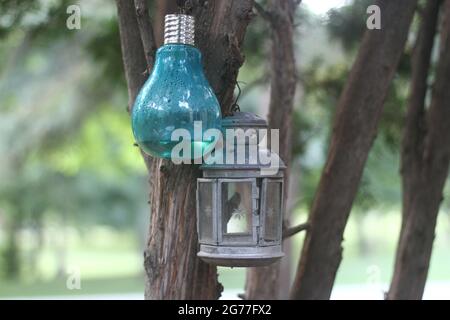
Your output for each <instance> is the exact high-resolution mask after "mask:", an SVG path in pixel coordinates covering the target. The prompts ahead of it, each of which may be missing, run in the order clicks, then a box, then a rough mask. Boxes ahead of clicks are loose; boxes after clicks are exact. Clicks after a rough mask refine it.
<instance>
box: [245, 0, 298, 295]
mask: <svg viewBox="0 0 450 320" xmlns="http://www.w3.org/2000/svg"><path fill="white" fill-rule="evenodd" d="M299 3H300V1H295V0H271V1H270V3H269V8H268V10H267V11H265V10H264V9H263V8H261V7H258V8H259V9H258V11H259V12H260V15H261V16H263V17H264V18H265V19H266V20H267V21H268V23H269V24H270V26H271V30H272V52H271V93H270V103H269V116H268V117H269V127H270V128H273V129H279V130H280V141H279V143H280V146H279V147H280V149H279V151H280V157H281V159H283V161H284V162H285V164H286V166H287V167H289V163H290V160H291V149H292V146H291V135H292V133H291V128H292V112H293V108H294V97H295V89H296V85H297V74H296V65H295V53H294V41H293V35H294V14H295V10H296V7H297V6H298V4H299ZM288 177H289V170H286V172H285V182H284V186H285V192H284V194H285V199H284V201H285V203H286V199H287V194H288V190H287V189H288V185H289V181H288V180H289V179H288ZM289 216H290V214H289V212H288V211H286V213H285V220H286V221H288V220H289ZM286 241H289V240H286ZM287 248H289V246H288V245H287V244H286V243H284V249H285V250H286V249H287ZM285 253H287V255H286V256H285V257H284V258H283V259H282V261H280V262H277V263H275V264H272V265H270V266H267V267H259V268H249V269H248V271H247V280H246V285H245V287H246V293H245V298H246V299H251V300H254V299H280V298H287V297H288V294H289V286H290V263H289V262H290V259H289V256H290V255H289V253H288V252H285ZM282 278H284V279H283V280H284V281H281V280H282Z"/></svg>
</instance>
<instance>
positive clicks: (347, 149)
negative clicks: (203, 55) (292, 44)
mask: <svg viewBox="0 0 450 320" xmlns="http://www.w3.org/2000/svg"><path fill="white" fill-rule="evenodd" d="M416 4H417V1H416V0H396V1H391V0H379V1H377V5H378V6H379V7H380V9H381V30H367V31H366V34H365V35H364V38H363V41H362V44H361V47H360V50H359V52H358V55H357V57H356V61H355V63H354V65H353V67H352V70H351V71H350V74H349V78H348V81H347V83H346V86H345V88H344V91H343V92H342V95H341V97H340V100H339V103H338V107H337V112H336V116H335V119H334V128H333V135H332V138H331V145H330V148H329V152H328V157H327V162H326V164H325V167H324V170H323V173H322V176H321V179H320V182H319V187H318V189H317V191H316V196H315V199H314V202H313V206H312V209H311V213H310V216H309V224H310V226H309V229H308V230H307V234H306V239H305V243H304V246H303V249H302V253H301V258H300V261H299V265H298V269H297V275H296V278H295V281H294V285H293V288H292V292H291V297H292V298H293V299H329V297H330V295H331V290H332V288H333V283H334V280H335V276H336V272H337V269H338V267H339V264H340V261H341V258H342V246H341V243H342V240H343V233H344V229H345V225H346V223H347V219H348V216H349V214H350V210H351V207H352V203H353V200H354V198H355V195H356V192H357V189H358V185H359V182H360V179H361V175H362V172H363V169H364V165H365V163H366V159H367V155H368V153H369V151H370V148H371V146H372V143H373V140H374V138H375V136H376V132H377V126H378V122H379V118H380V115H381V112H382V109H383V104H384V101H385V98H386V95H387V93H388V89H389V85H390V83H391V80H392V78H393V77H394V74H395V70H396V68H397V65H398V62H399V60H400V57H401V54H402V52H403V48H404V45H405V42H406V39H407V36H408V30H409V26H410V23H411V20H412V18H413V15H414V11H415V8H416Z"/></svg>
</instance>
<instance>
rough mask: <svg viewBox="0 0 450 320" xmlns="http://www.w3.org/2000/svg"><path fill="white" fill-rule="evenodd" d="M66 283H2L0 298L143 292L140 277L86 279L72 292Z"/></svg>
mask: <svg viewBox="0 0 450 320" xmlns="http://www.w3.org/2000/svg"><path fill="white" fill-rule="evenodd" d="M66 281H67V280H66V279H63V278H61V279H53V280H48V281H44V282H40V281H39V282H34V283H29V284H26V283H20V282H19V283H17V282H8V281H6V282H4V281H2V283H1V285H0V297H2V298H7V297H37V296H41V297H51V296H66V295H92V294H108V293H136V292H142V294H143V292H144V278H143V277H140V276H129V277H113V278H98V279H86V280H82V281H81V287H80V289H72V290H70V289H68V288H67V286H66Z"/></svg>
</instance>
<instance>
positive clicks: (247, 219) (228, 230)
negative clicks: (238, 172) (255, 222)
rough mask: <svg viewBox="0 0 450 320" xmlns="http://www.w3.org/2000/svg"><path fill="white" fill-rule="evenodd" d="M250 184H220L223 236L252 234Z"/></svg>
mask: <svg viewBox="0 0 450 320" xmlns="http://www.w3.org/2000/svg"><path fill="white" fill-rule="evenodd" d="M251 231H252V183H251V182H248V181H246V182H224V183H222V232H223V234H241V235H244V234H245V235H250V234H251V233H252V232H251Z"/></svg>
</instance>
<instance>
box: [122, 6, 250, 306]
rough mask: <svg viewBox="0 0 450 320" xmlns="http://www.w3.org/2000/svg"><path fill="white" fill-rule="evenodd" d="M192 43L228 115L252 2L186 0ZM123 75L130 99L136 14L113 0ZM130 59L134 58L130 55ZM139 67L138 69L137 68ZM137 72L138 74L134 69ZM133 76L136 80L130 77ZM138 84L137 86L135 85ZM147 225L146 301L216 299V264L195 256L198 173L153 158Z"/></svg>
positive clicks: (140, 56) (139, 61)
mask: <svg viewBox="0 0 450 320" xmlns="http://www.w3.org/2000/svg"><path fill="white" fill-rule="evenodd" d="M192 3H193V5H192V8H190V10H189V11H191V13H192V14H193V15H194V16H195V18H196V26H197V30H196V31H197V32H196V45H197V47H198V48H199V49H200V50H201V51H202V54H203V63H204V67H205V71H206V76H207V78H208V80H209V82H210V84H211V86H212V87H213V89H214V91H215V93H216V95H217V98H218V100H219V102H220V103H221V106H222V112H223V113H224V114H226V113H228V112H229V110H230V108H231V105H232V101H233V90H234V86H235V83H236V78H237V74H238V70H239V68H240V66H241V65H242V63H243V61H244V58H243V56H242V54H241V45H242V42H243V39H244V35H245V31H246V28H247V25H248V23H249V22H250V20H251V18H252V16H253V13H252V7H253V1H252V0H243V1H227V0H220V1H219V0H217V1H204V0H197V1H192ZM117 4H118V14H119V26H120V32H121V41H122V53H123V59H124V65H125V73H126V75H127V82H128V86H129V93H130V100H131V101H133V100H134V97H135V94H136V92H137V91H135V90H134V88H135V87H137V88H138V89H139V88H140V86H141V85H142V84H143V82H142V81H140V80H141V78H142V77H141V76H140V74H141V73H142V71H143V70H145V55H144V53H143V46H142V43H141V39H140V37H139V36H136V34H137V35H139V27H138V23H137V20H136V12H135V10H134V7H133V5H132V4H130V1H127V0H117ZM133 57H134V58H133ZM142 66H144V68H143V67H142ZM139 72H141V73H139ZM134 77H135V78H136V79H134ZM137 83H139V85H136V84H137ZM150 170H151V172H150V175H151V180H150V184H151V187H150V189H151V191H150V204H151V219H150V221H151V226H150V235H149V241H148V245H147V249H146V250H145V254H144V267H145V270H146V290H145V291H146V293H145V297H146V298H147V299H216V298H218V297H219V296H220V292H221V290H222V287H221V285H220V284H219V283H218V281H217V270H216V267H214V266H211V265H208V264H206V263H204V262H202V261H201V260H200V259H198V258H197V255H196V254H197V249H198V243H197V231H196V210H195V191H196V179H197V177H199V175H200V172H199V170H198V167H196V166H193V165H192V166H191V165H174V164H173V163H172V162H170V161H167V160H161V159H154V161H152V164H151V169H150Z"/></svg>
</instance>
